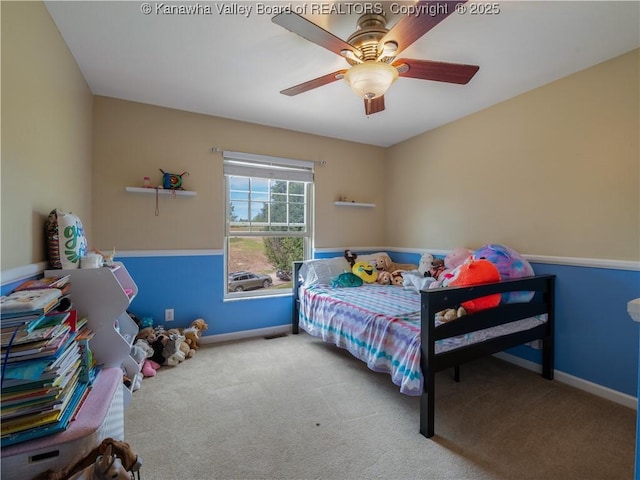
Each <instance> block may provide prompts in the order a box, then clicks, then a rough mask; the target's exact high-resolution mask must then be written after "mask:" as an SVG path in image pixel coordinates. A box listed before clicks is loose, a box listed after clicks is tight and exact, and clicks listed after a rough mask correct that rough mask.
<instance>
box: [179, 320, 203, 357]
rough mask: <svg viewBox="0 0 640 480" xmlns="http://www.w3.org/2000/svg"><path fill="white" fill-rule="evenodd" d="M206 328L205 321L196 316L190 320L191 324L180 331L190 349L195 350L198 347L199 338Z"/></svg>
mask: <svg viewBox="0 0 640 480" xmlns="http://www.w3.org/2000/svg"><path fill="white" fill-rule="evenodd" d="M208 328H209V325H207V322H205V321H204V320H203V319H202V318H197V319H195V320H194V321H193V322H191V326H190V327H189V328H185V329H184V330H183V331H182V334H183V335H184V337H185V342H187V345H189V347H190V348H191V349H192V350H194V351H197V350H198V348H200V339H201V338H202V335H203V334H204V332H205V331H206V330H207V329H208ZM194 353H195V352H194Z"/></svg>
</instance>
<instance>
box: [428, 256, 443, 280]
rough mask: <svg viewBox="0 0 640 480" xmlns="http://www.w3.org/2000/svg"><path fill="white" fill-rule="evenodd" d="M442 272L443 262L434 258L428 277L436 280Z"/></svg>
mask: <svg viewBox="0 0 640 480" xmlns="http://www.w3.org/2000/svg"><path fill="white" fill-rule="evenodd" d="M442 272H444V260H442V259H441V258H434V259H433V261H432V262H431V268H430V269H429V276H430V277H431V278H435V279H436V280H438V278H440V275H442Z"/></svg>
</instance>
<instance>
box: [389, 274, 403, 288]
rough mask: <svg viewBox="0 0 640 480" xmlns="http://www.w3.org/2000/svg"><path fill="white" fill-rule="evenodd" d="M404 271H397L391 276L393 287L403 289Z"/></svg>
mask: <svg viewBox="0 0 640 480" xmlns="http://www.w3.org/2000/svg"><path fill="white" fill-rule="evenodd" d="M403 271H404V270H396V271H395V272H393V273H392V274H391V285H394V286H396V287H402V286H403V284H404V277H403V276H402V272H403Z"/></svg>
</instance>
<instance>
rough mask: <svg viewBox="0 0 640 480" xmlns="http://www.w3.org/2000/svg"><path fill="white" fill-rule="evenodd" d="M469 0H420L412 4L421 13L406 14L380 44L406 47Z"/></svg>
mask: <svg viewBox="0 0 640 480" xmlns="http://www.w3.org/2000/svg"><path fill="white" fill-rule="evenodd" d="M466 2H467V0H457V1H438V2H429V1H425V0H420V1H419V2H416V4H415V5H413V6H412V9H415V10H414V11H415V12H416V13H420V12H422V13H420V14H419V15H406V16H404V17H402V18H401V19H400V20H398V22H397V23H396V24H395V25H394V26H393V27H392V28H391V30H389V31H388V32H387V34H386V35H385V36H384V37H382V40H381V41H380V45H384V44H385V43H387V42H395V43H396V44H397V45H398V50H397V52H398V53H400V51H402V50H404V49H406V48H407V47H408V46H409V45H411V44H412V43H413V42H415V41H416V40H418V39H419V38H420V37H422V36H423V35H424V34H425V33H427V32H428V31H429V30H431V29H432V28H433V27H435V26H436V25H438V24H439V23H440V22H441V21H442V20H444V19H445V18H447V17H448V16H449V15H451V14H452V13H453V12H454V11H455V8H456V5H457V4H459V3H460V4H461V3H466Z"/></svg>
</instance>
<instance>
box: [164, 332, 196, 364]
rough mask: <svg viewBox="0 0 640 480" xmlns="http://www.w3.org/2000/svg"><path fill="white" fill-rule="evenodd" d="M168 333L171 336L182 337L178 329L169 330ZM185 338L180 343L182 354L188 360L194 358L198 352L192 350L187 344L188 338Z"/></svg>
mask: <svg viewBox="0 0 640 480" xmlns="http://www.w3.org/2000/svg"><path fill="white" fill-rule="evenodd" d="M167 333H168V334H169V336H171V335H182V332H180V330H178V329H177V328H170V329H169V330H167ZM184 338H185V339H184V340H183V341H182V342H180V351H181V352H182V354H183V355H184V358H185V360H186V359H188V358H191V357H193V356H194V355H195V354H196V351H195V350H194V349H193V348H191V347H190V346H189V344H188V343H187V342H186V337H184Z"/></svg>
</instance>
